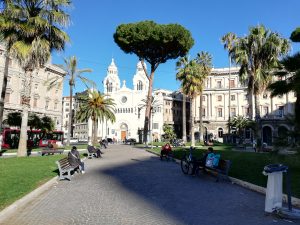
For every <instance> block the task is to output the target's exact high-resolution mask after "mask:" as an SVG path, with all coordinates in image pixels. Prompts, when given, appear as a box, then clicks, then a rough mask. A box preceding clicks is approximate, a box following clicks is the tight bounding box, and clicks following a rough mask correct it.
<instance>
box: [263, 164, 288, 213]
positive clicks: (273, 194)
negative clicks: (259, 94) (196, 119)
mask: <svg viewBox="0 0 300 225" xmlns="http://www.w3.org/2000/svg"><path fill="white" fill-rule="evenodd" d="M287 170H288V167H287V166H284V165H282V164H271V165H267V166H265V167H264V171H263V174H264V175H266V176H268V183H267V190H266V200H265V211H266V212H268V213H272V212H274V210H276V209H278V208H282V173H283V172H287Z"/></svg>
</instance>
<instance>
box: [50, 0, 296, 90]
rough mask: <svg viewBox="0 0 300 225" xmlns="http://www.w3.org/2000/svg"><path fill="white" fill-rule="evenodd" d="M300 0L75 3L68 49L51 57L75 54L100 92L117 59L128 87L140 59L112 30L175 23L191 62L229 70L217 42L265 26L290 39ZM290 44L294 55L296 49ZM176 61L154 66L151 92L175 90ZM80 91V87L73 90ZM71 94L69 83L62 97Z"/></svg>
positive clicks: (56, 60)
mask: <svg viewBox="0 0 300 225" xmlns="http://www.w3.org/2000/svg"><path fill="white" fill-rule="evenodd" d="M299 10H300V1H299V0H286V1H282V0H251V1H249V0H248V1H242V0H239V1H238V0H227V1H223V0H209V1H208V0H207V1H203V0H202V1H201V0H186V1H180V0H160V1H158V0H148V1H146V0H100V1H97V0H84V1H83V0H73V7H72V9H71V10H70V12H69V13H70V14H71V21H72V23H71V25H70V26H69V27H68V28H67V30H66V31H67V32H68V34H69V35H70V37H71V43H70V44H68V45H67V46H66V50H65V51H64V52H60V53H54V54H53V57H52V62H53V63H56V64H62V62H63V58H64V57H68V56H72V55H75V56H77V58H78V60H79V66H78V67H79V68H91V69H92V70H93V72H92V73H90V74H86V76H87V77H88V78H89V79H92V80H94V81H95V82H96V83H97V85H98V89H99V90H100V91H102V90H103V87H102V80H103V79H104V77H105V75H106V70H107V67H108V65H109V64H110V62H111V58H112V57H113V58H114V59H115V62H116V65H117V66H118V69H119V76H120V79H121V80H126V85H127V87H129V88H132V78H133V74H134V73H135V69H136V63H137V60H138V58H137V57H136V56H135V55H128V54H125V53H123V52H122V50H120V48H119V47H118V46H117V45H116V44H115V42H114V40H113V34H114V32H115V30H116V27H117V26H118V25H120V24H122V23H132V22H138V21H142V20H154V21H155V22H157V23H163V24H166V23H178V24H181V25H182V26H184V27H185V28H187V29H188V30H190V32H191V33H192V36H193V38H194V40H195V45H194V46H193V48H192V49H191V51H190V55H191V57H195V55H196V54H197V52H199V51H208V52H209V53H210V54H211V55H212V56H213V65H214V67H215V68H220V67H227V66H228V58H227V52H226V51H225V50H224V49H223V45H222V44H221V41H220V39H221V37H222V36H223V35H224V34H226V33H228V32H234V33H236V34H237V35H238V36H243V35H246V34H247V33H248V29H249V27H250V26H255V25H258V24H264V25H265V26H266V27H267V28H270V29H271V30H272V31H276V32H278V33H280V34H281V35H282V36H283V37H285V38H289V36H290V34H291V32H292V31H293V30H294V29H295V28H296V27H300V13H299ZM299 47H300V46H299V45H293V49H292V52H295V51H298V50H299ZM175 62H176V60H170V61H168V62H167V63H165V64H162V65H160V66H159V67H158V69H157V71H156V73H155V77H154V88H164V89H170V90H177V89H178V88H179V86H180V84H179V82H178V81H176V79H175V74H176V71H175ZM82 90H84V86H83V85H82V84H81V83H80V82H78V83H77V84H76V87H75V91H76V92H78V91H82ZM68 93H69V88H68V85H67V82H65V85H64V96H67V95H68Z"/></svg>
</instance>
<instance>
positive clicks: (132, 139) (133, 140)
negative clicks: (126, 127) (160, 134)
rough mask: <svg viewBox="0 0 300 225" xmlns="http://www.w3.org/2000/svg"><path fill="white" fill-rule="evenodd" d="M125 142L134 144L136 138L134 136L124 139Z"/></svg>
mask: <svg viewBox="0 0 300 225" xmlns="http://www.w3.org/2000/svg"><path fill="white" fill-rule="evenodd" d="M125 144H130V145H135V144H136V139H135V138H128V139H125Z"/></svg>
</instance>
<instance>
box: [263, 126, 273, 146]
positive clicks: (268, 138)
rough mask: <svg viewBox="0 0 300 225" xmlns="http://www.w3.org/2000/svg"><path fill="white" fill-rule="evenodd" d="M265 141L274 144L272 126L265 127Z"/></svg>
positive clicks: (270, 144) (269, 144)
mask: <svg viewBox="0 0 300 225" xmlns="http://www.w3.org/2000/svg"><path fill="white" fill-rule="evenodd" d="M263 143H267V145H268V146H272V128H271V127H269V126H265V127H263Z"/></svg>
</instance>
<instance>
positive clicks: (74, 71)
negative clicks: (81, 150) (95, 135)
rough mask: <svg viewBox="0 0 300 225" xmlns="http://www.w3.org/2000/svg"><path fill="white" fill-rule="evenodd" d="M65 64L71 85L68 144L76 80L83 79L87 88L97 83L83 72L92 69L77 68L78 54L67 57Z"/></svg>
mask: <svg viewBox="0 0 300 225" xmlns="http://www.w3.org/2000/svg"><path fill="white" fill-rule="evenodd" d="M64 61H65V66H64V69H65V71H66V75H67V77H68V78H67V79H68V82H69V87H70V111H69V123H68V135H67V146H69V145H70V137H71V133H72V119H73V110H72V105H73V88H74V87H75V84H76V81H77V80H78V79H79V80H81V82H82V83H84V84H85V86H86V87H87V88H89V85H91V86H93V87H96V84H95V83H94V82H93V81H91V80H89V79H87V78H86V77H84V76H83V75H82V74H83V73H88V72H92V70H91V69H78V68H77V64H78V61H77V58H76V56H71V57H69V58H68V59H65V60H64ZM51 84H55V80H52V81H51V82H50V87H51Z"/></svg>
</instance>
